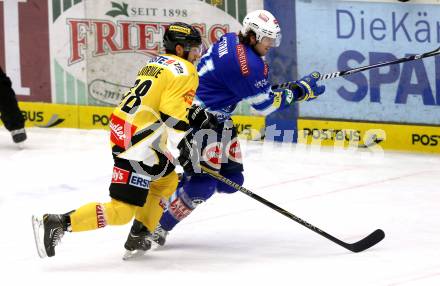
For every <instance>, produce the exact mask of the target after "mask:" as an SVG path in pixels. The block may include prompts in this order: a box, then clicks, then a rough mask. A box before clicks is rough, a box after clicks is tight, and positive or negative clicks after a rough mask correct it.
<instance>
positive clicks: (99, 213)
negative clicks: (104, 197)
mask: <svg viewBox="0 0 440 286" xmlns="http://www.w3.org/2000/svg"><path fill="white" fill-rule="evenodd" d="M95 209H96V221H97V224H98V228H101V227H104V226H106V225H107V221H106V219H105V215H104V207H103V206H102V205H101V204H98V205H96V208H95Z"/></svg>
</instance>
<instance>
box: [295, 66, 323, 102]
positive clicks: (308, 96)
mask: <svg viewBox="0 0 440 286" xmlns="http://www.w3.org/2000/svg"><path fill="white" fill-rule="evenodd" d="M320 76H321V74H320V73H319V72H312V73H311V74H309V75H306V76H305V77H303V78H302V79H300V80H298V81H295V82H293V83H291V84H290V85H289V86H288V89H290V90H291V91H292V92H293V96H294V99H295V102H301V101H310V100H313V99H315V98H317V97H318V96H319V95H321V94H323V93H324V91H325V86H324V85H317V84H316V82H317V81H318V79H319V77H320Z"/></svg>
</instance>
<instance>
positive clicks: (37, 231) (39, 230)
mask: <svg viewBox="0 0 440 286" xmlns="http://www.w3.org/2000/svg"><path fill="white" fill-rule="evenodd" d="M32 228H33V229H34V239H35V246H36V247H37V252H38V256H40V257H41V258H45V257H47V253H46V248H45V247H44V228H43V220H41V219H39V218H38V217H36V216H34V215H33V216H32Z"/></svg>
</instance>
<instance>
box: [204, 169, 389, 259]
mask: <svg viewBox="0 0 440 286" xmlns="http://www.w3.org/2000/svg"><path fill="white" fill-rule="evenodd" d="M200 168H201V169H202V170H203V171H204V172H205V173H207V174H208V175H210V176H211V177H213V178H215V179H216V180H218V181H220V182H222V183H225V184H226V185H228V186H230V187H232V188H234V189H236V190H238V191H240V192H242V193H244V194H246V195H248V196H249V197H251V198H253V199H255V200H257V201H259V202H260V203H262V204H264V205H266V206H268V207H270V208H271V209H273V210H276V211H277V212H279V213H280V214H282V215H285V216H286V217H288V218H290V219H292V220H294V221H296V222H297V223H299V224H301V225H303V226H305V227H307V228H308V229H311V230H313V231H314V232H316V233H317V234H319V235H322V236H323V237H325V238H327V239H329V240H331V241H333V242H334V243H336V244H339V245H340V246H342V247H344V248H346V249H348V250H350V251H352V252H361V251H364V250H366V249H368V248H370V247H372V246H373V245H375V244H377V243H378V242H379V241H381V240H382V239H384V237H385V233H384V232H383V230H381V229H376V230H375V231H373V232H372V233H371V234H370V235H368V236H367V237H365V238H363V239H361V240H359V241H357V242H355V243H346V242H344V241H342V240H339V239H337V238H336V237H334V236H332V235H330V234H328V233H326V232H325V231H323V230H321V229H319V228H317V227H316V226H314V225H312V224H310V223H308V222H306V221H305V220H303V219H301V218H299V217H297V216H296V215H294V214H292V213H290V212H288V211H286V210H284V209H282V208H280V207H279V206H277V205H275V204H273V203H271V202H269V201H268V200H266V199H264V198H262V197H260V196H259V195H257V194H254V193H253V192H251V191H250V190H248V189H246V188H244V187H243V186H240V185H239V184H236V183H234V182H232V181H231V180H229V179H228V178H225V177H223V176H222V175H220V174H218V173H216V172H214V171H212V170H211V169H209V168H207V167H205V166H200Z"/></svg>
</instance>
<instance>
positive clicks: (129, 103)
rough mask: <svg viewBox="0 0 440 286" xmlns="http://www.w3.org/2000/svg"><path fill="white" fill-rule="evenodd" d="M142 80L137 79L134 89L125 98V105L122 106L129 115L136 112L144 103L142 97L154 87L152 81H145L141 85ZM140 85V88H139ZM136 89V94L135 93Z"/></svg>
mask: <svg viewBox="0 0 440 286" xmlns="http://www.w3.org/2000/svg"><path fill="white" fill-rule="evenodd" d="M140 81H141V80H140V79H137V80H136V82H135V83H134V87H133V88H132V89H131V90H130V92H129V93H128V94H127V95H126V96H125V97H124V100H125V103H124V106H122V108H121V110H122V111H124V112H127V113H129V114H133V113H135V112H136V110H137V108H138V107H139V105H140V104H141V102H142V96H144V95H146V94H147V92H148V90H149V89H150V87H151V85H152V83H153V82H152V81H151V80H149V79H147V80H145V81H143V82H142V83H141V84H139V83H140ZM138 85H139V86H138ZM133 89H134V92H133Z"/></svg>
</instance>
